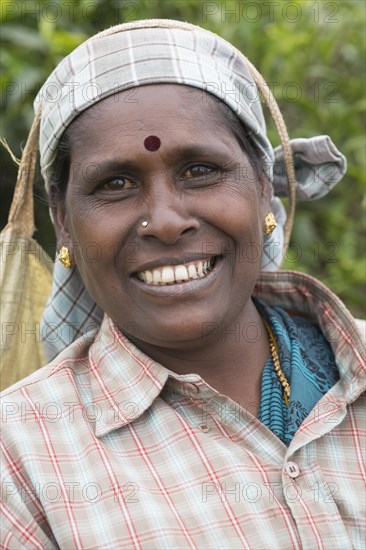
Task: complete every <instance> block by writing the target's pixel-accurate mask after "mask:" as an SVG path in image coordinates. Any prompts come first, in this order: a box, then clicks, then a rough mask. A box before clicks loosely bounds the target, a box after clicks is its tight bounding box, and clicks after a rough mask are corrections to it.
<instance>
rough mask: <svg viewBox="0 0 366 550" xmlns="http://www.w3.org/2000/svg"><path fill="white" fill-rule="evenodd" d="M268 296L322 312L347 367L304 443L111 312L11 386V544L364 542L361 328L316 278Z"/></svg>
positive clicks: (260, 292)
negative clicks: (172, 359) (133, 335)
mask: <svg viewBox="0 0 366 550" xmlns="http://www.w3.org/2000/svg"><path fill="white" fill-rule="evenodd" d="M255 294H256V296H258V297H259V298H260V299H261V300H263V301H264V302H266V303H268V304H269V305H278V306H281V307H283V308H285V309H286V310H287V311H290V312H298V313H302V314H303V315H306V316H310V317H311V318H312V319H316V320H317V322H318V323H319V325H320V327H321V329H322V331H323V333H324V334H325V336H326V338H327V339H328V341H329V342H330V343H331V346H332V349H333V351H334V354H335V357H336V361H337V365H338V368H339V372H340V381H339V382H338V383H337V384H336V385H335V386H333V388H332V389H331V390H330V391H329V392H328V393H327V394H326V395H324V397H323V398H322V399H321V400H320V401H319V402H318V404H317V405H316V407H315V408H314V409H313V411H312V412H311V414H310V415H309V416H308V417H307V418H306V419H305V421H304V422H303V423H302V425H301V427H300V428H299V430H298V432H297V433H296V434H295V436H294V438H293V440H292V442H291V444H290V446H289V447H288V448H287V447H286V446H285V445H284V444H283V443H282V442H281V441H280V440H279V439H278V438H277V437H276V436H275V435H274V434H273V433H272V432H271V431H270V430H269V429H268V428H266V427H265V426H264V425H263V424H262V423H261V422H259V420H258V419H256V418H254V417H253V416H252V415H251V414H250V413H249V412H248V411H247V410H246V409H245V404H243V407H241V406H240V405H238V404H236V403H234V402H233V401H232V400H231V399H229V398H227V397H225V396H223V395H220V394H218V393H217V392H216V391H215V390H214V389H213V388H212V387H210V386H209V385H208V384H206V383H205V381H204V380H203V379H202V378H201V377H200V376H198V375H196V374H190V375H184V376H182V375H177V374H175V373H173V372H171V371H169V370H168V369H166V368H164V367H162V366H161V365H159V364H158V363H156V362H154V361H153V360H152V359H150V358H149V357H147V356H146V355H144V354H143V353H142V352H141V351H140V350H138V349H137V348H136V347H135V346H134V345H133V344H132V343H131V342H129V341H128V340H127V339H126V338H125V337H124V336H123V335H122V334H121V333H120V332H119V331H118V330H117V329H116V327H115V325H114V324H113V322H112V321H111V320H110V319H109V318H108V317H105V319H104V322H103V325H102V328H101V332H100V333H99V334H98V336H95V334H94V335H93V337H92V336H90V338H87V337H84V338H81V339H79V340H77V341H76V342H75V343H74V344H72V345H71V346H70V347H69V348H68V349H67V350H65V352H63V353H62V354H61V355H60V356H58V357H57V359H55V360H54V361H53V362H52V363H50V364H49V365H48V366H46V367H44V368H43V369H41V370H39V371H37V372H35V373H34V374H32V375H31V376H30V377H28V378H27V379H25V380H23V381H21V382H19V383H18V384H16V385H15V386H12V387H11V388H9V389H8V390H6V391H5V392H3V395H2V397H3V399H2V401H3V403H2V422H3V423H2V438H3V443H2V449H3V456H2V467H1V474H2V490H3V503H2V510H1V513H2V519H1V530H2V539H1V540H2V548H5V549H11V548H14V549H15V548H16V549H19V548H32V549H40V548H63V549H72V548H99V549H111V548H143V549H152V548H154V549H163V548H164V549H165V548H166V549H171V548H174V549H178V548H184V549H187V548H199V549H212V548H215V549H216V548H223V549H224V548H225V549H227V548H254V549H264V548H269V549H273V548H281V549H287V548H307V549H311V550H313V549H315V548H329V549H332V550H333V549H342V550H345V549H351V548H357V549H362V548H365V523H366V522H365V518H366V509H365V493H364V481H365V468H364V457H363V453H364V442H365V439H364V437H365V403H364V399H363V398H362V397H361V393H362V391H363V390H364V387H365V356H364V355H362V354H363V351H362V342H361V338H360V334H359V333H358V331H357V328H356V326H355V324H354V320H353V318H352V317H351V315H350V314H349V312H348V311H347V310H346V308H345V307H344V306H343V304H342V303H341V302H340V301H339V300H338V298H337V297H336V296H334V294H332V293H331V292H330V291H329V290H328V289H326V288H325V287H324V286H323V285H322V284H320V283H319V282H317V281H315V280H314V279H312V278H311V277H308V276H306V275H303V274H295V273H291V272H278V273H264V274H262V275H261V277H260V279H259V281H258V284H257V286H256V292H255Z"/></svg>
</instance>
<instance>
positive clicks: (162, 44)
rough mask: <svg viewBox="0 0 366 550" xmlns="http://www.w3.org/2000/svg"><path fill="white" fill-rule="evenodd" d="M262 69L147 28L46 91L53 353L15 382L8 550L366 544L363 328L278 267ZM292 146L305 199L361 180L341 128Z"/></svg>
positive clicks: (63, 68)
mask: <svg viewBox="0 0 366 550" xmlns="http://www.w3.org/2000/svg"><path fill="white" fill-rule="evenodd" d="M252 74H254V75H255V78H256V81H257V82H259V83H260V78H259V77H258V75H257V74H256V73H255V71H254V69H252V68H251V67H250V64H249V62H247V60H246V59H245V58H244V57H243V56H242V55H241V54H240V53H239V52H237V50H235V48H233V47H232V46H231V45H230V44H228V43H226V42H225V41H223V40H222V39H220V38H219V37H217V36H216V35H213V34H211V33H209V32H207V31H204V30H203V29H200V28H198V27H194V26H191V25H187V24H183V23H179V22H174V21H166V20H160V21H159V20H156V21H149V20H147V21H142V22H136V23H132V24H129V25H120V26H117V27H113V28H111V29H109V30H107V31H104V32H103V33H101V34H99V35H96V36H95V37H93V38H91V39H90V40H88V41H87V42H86V43H84V44H83V45H82V46H80V47H79V48H78V49H77V50H75V51H74V52H73V53H72V54H71V55H70V56H69V57H68V58H66V59H65V60H64V61H62V62H61V63H60V65H59V66H58V67H57V68H56V69H55V71H54V73H53V74H52V75H51V76H50V78H49V79H48V81H47V82H46V84H45V85H44V87H43V88H42V89H41V91H40V93H39V95H38V98H37V100H36V102H35V107H36V111H37V112H40V111H39V109H41V113H42V114H41V134H40V151H41V166H42V172H43V175H44V178H45V182H46V187H47V190H48V193H49V196H50V205H51V213H52V218H53V221H54V224H55V228H56V232H57V237H58V243H59V248H60V253H59V261H57V262H56V265H55V272H54V287H53V291H52V295H51V298H50V300H49V303H48V306H47V308H46V311H45V314H44V329H45V330H44V331H43V333H44V334H46V336H45V340H46V342H45V344H46V347H47V350H48V354H49V356H50V358H52V359H53V360H52V361H51V362H50V363H49V364H48V365H47V366H46V367H44V368H43V369H41V370H40V371H38V372H36V373H34V374H33V375H31V376H30V377H28V378H26V379H25V380H23V381H22V382H20V383H18V384H17V385H15V386H13V387H11V388H9V389H8V390H6V391H5V392H4V394H3V397H4V407H5V411H6V415H5V419H4V424H3V430H2V431H3V437H4V459H3V462H4V466H3V476H4V488H5V491H4V502H3V514H4V519H3V521H2V529H3V535H2V536H3V541H4V542H3V546H4V548H15V547H17V548H19V547H24V548H302V547H304V548H342V549H344V548H362V547H363V544H364V542H363V541H364V531H363V530H362V528H363V526H364V523H363V520H362V519H361V518H363V517H364V515H365V514H364V512H365V510H364V508H363V507H364V500H363V498H362V492H361V483H360V482H361V481H362V479H363V477H362V476H363V469H362V468H363V463H362V456H361V440H360V437H361V430H362V419H363V418H364V409H362V400H361V398H360V395H361V392H362V391H363V389H364V356H363V355H362V354H363V350H362V343H361V338H360V335H359V334H358V331H357V327H356V325H355V322H354V320H353V318H352V317H351V315H350V314H349V312H348V311H347V310H346V308H345V307H344V305H343V304H342V303H341V302H340V301H339V300H338V298H337V297H336V296H334V295H333V294H332V293H331V292H330V291H329V290H328V289H326V288H325V287H324V286H323V285H322V284H320V283H319V282H317V281H316V280H314V279H312V278H310V277H309V276H305V275H303V274H298V273H293V272H274V270H275V269H277V268H278V266H279V263H280V260H281V255H282V248H283V225H284V222H285V214H284V210H283V207H281V203H280V202H279V200H278V198H277V197H276V196H275V195H274V192H273V185H272V183H275V185H276V189H282V190H283V185H282V184H283V180H284V179H285V178H284V177H283V155H282V152H281V150H278V151H276V155H275V154H274V151H273V149H272V146H271V144H270V143H269V141H268V138H267V135H266V131H265V124H264V119H263V114H262V110H261V106H260V103H259V99H258V90H257V87H256V85H255V82H254V79H253V76H252ZM263 89H265V87H264V88H263ZM51 90H53V92H51ZM55 90H56V92H57V95H56V94H55ZM272 109H273V112H274V114H275V117H277V122H278V125H279V127H280V129H281V132H282V138H283V140H284V141H286V140H285V137H284V136H285V130H284V128H283V125H282V123H281V120H280V119H279V114H278V112H277V111H276V109H275V108H274V107H273V106H272ZM292 150H293V152H294V153H296V155H295V161H296V162H295V167H296V169H297V170H296V180H297V194H298V195H299V196H308V197H309V196H312V197H313V198H314V197H317V196H321V195H322V194H324V193H325V192H326V190H327V189H328V188H329V187H331V186H332V185H334V183H336V180H338V179H340V177H341V176H342V175H343V173H344V170H345V161H344V158H343V156H342V155H341V154H340V153H339V152H338V151H337V150H336V148H335V147H334V145H333V144H332V143H331V141H330V140H329V138H326V137H323V138H314V139H313V140H295V142H294V143H292ZM284 157H285V160H286V164H288V163H289V159H288V154H287V153H286V145H285V154H284ZM281 163H282V164H281ZM329 165H331V166H332V169H333V170H332V173H333V174H334V173H335V171H336V172H337V177H336V178H334V177H333V180H332V181H327V180H326V179H325V173H326V172H327V171H326V170H324V167H328V168H329ZM289 170H290V178H291V165H290V169H289ZM322 171H323V172H322ZM328 173H329V170H328ZM319 174H320V177H319ZM323 176H324V177H323ZM281 186H282V187H281ZM276 224H277V226H276ZM261 270H262V271H267V273H265V272H263V273H260V271H261ZM102 316H104V317H103V320H102ZM100 323H101V326H100V329H99V324H100ZM70 327H72V328H73V329H74V330H71V331H70ZM88 329H89V330H88Z"/></svg>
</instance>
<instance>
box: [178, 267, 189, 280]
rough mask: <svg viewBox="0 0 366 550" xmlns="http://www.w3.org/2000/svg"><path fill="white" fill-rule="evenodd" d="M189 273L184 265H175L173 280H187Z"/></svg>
mask: <svg viewBox="0 0 366 550" xmlns="http://www.w3.org/2000/svg"><path fill="white" fill-rule="evenodd" d="M188 279H189V275H188V271H187V268H186V267H185V266H184V265H177V267H176V268H175V280H176V281H177V283H178V282H179V281H188Z"/></svg>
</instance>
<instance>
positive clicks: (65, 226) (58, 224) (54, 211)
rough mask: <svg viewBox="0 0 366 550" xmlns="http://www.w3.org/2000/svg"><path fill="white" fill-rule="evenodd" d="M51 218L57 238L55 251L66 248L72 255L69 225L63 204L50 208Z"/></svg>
mask: <svg viewBox="0 0 366 550" xmlns="http://www.w3.org/2000/svg"><path fill="white" fill-rule="evenodd" d="M50 210H51V217H52V221H53V225H54V227H55V232H56V238H57V249H59V248H61V246H67V247H68V249H69V250H70V253H72V240H71V236H70V230H69V223H68V217H67V212H66V208H65V203H64V202H58V203H56V204H52V205H51V206H50Z"/></svg>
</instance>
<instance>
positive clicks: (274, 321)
mask: <svg viewBox="0 0 366 550" xmlns="http://www.w3.org/2000/svg"><path fill="white" fill-rule="evenodd" d="M254 302H255V305H256V307H257V309H258V311H259V312H260V314H261V316H262V317H263V318H264V319H265V320H266V321H267V323H268V324H269V326H270V327H271V330H272V332H273V334H274V337H275V338H276V342H277V345H278V351H279V360H280V364H281V368H282V370H283V372H284V374H285V376H286V378H287V380H288V381H289V383H290V386H291V394H290V400H289V405H288V407H287V406H286V404H285V400H284V397H283V388H282V385H281V383H280V381H279V379H278V376H277V374H276V372H275V370H274V365H273V359H272V357H269V358H268V361H267V363H266V364H265V366H264V369H263V374H262V387H261V402H260V407H259V420H260V421H261V422H263V424H265V425H266V426H267V427H268V428H269V429H270V430H271V431H272V432H273V433H274V434H275V435H277V437H279V438H280V439H281V440H282V441H283V442H284V443H285V445H289V444H290V443H291V440H292V438H293V437H294V435H295V432H296V431H297V430H298V428H299V426H300V424H301V423H302V421H303V420H304V419H305V418H306V417H307V416H308V414H309V413H310V411H311V410H312V409H313V407H314V406H315V405H316V403H317V402H318V401H319V400H320V399H321V397H322V396H323V395H324V394H325V393H326V392H327V391H329V390H330V388H331V387H332V386H334V384H335V383H336V382H337V381H338V380H339V372H338V368H337V366H336V363H335V359H334V355H333V352H332V350H331V348H330V346H329V344H328V342H327V341H326V339H325V338H324V336H323V334H322V332H321V330H320V328H319V327H318V326H317V325H315V324H314V323H311V322H310V321H307V320H306V319H304V318H303V317H290V316H289V315H288V313H286V312H285V311H284V310H283V309H281V308H279V307H269V306H267V305H265V304H263V302H260V301H259V300H257V299H255V300H254Z"/></svg>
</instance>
